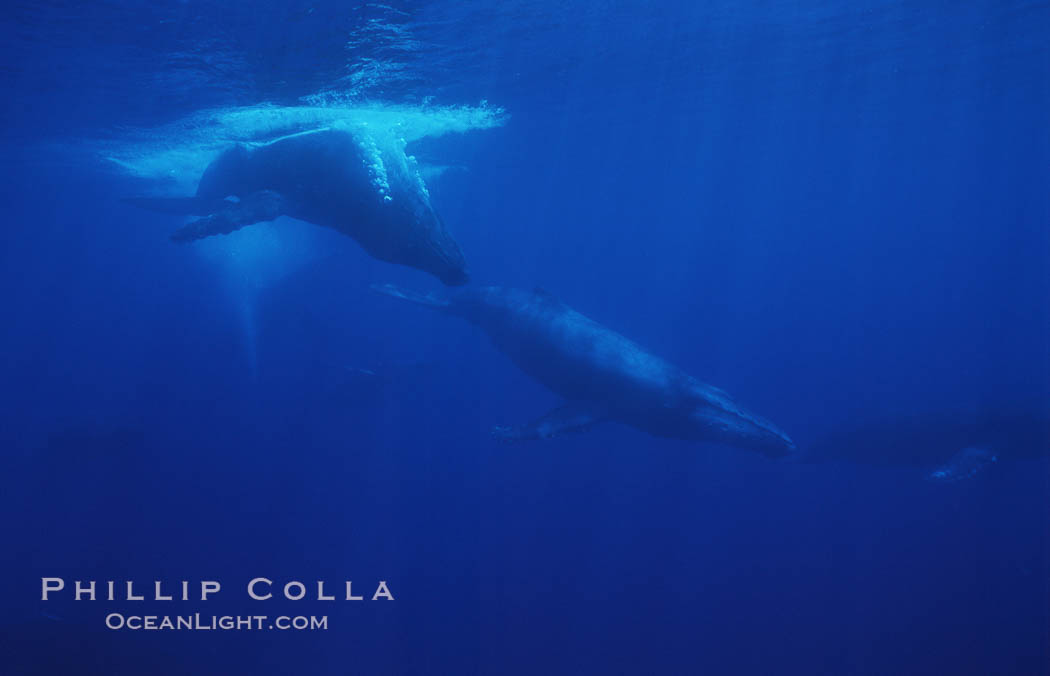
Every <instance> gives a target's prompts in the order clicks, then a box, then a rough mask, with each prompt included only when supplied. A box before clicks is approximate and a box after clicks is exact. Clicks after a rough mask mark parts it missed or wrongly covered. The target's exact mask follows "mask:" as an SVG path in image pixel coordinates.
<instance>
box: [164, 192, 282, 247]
mask: <svg viewBox="0 0 1050 676" xmlns="http://www.w3.org/2000/svg"><path fill="white" fill-rule="evenodd" d="M284 211H285V203H284V198H283V197H281V195H280V193H276V192H274V191H272V190H260V191H259V192H256V193H252V194H251V195H248V196H247V197H245V198H244V199H242V200H241V201H240V202H226V203H225V205H224V206H223V207H222V208H221V209H219V210H218V211H216V212H214V213H212V214H209V215H207V216H205V217H204V218H200V219H197V220H196V221H193V222H192V223H188V224H186V225H184V226H183V227H181V228H179V229H178V230H176V231H175V232H173V233H172V234H171V239H172V240H174V241H176V242H192V241H194V240H198V239H204V238H205V237H211V236H212V235H226V234H229V233H231V232H233V231H234V230H240V229H241V228H243V227H244V226H246V225H251V224H253V223H261V222H262V221H272V220H273V219H275V218H277V217H278V216H280V215H281V214H283V213H284Z"/></svg>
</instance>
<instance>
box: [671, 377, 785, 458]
mask: <svg viewBox="0 0 1050 676" xmlns="http://www.w3.org/2000/svg"><path fill="white" fill-rule="evenodd" d="M691 385H692V386H691V387H689V388H688V389H689V395H688V397H687V399H688V400H690V412H689V416H688V417H689V425H690V426H691V427H692V429H693V435H692V436H693V437H694V438H698V439H702V440H705V441H716V442H719V443H723V444H727V445H730V446H736V447H737V448H744V449H747V450H751V451H758V452H759V453H761V454H763V455H765V456H768V457H771V458H784V457H788V456H792V455H795V454H796V453H797V452H798V447H797V446H796V445H795V442H794V441H792V440H791V437H789V436H788V435H787V434H785V433H784V432H783V431H781V430H780V428H778V427H777V426H776V425H774V424H773V423H771V422H770V421H768V420H766V419H765V418H763V417H761V416H758V415H755V414H754V413H752V412H750V411H748V410H746V409H744V408H743V407H742V406H740V405H739V404H737V403H736V402H735V401H734V400H733V398H732V397H730V396H729V395H728V394H727V393H725V392H723V391H722V390H720V389H718V388H717V387H713V386H711V385H707V384H704V383H700V382H696V381H693V382H692V383H691Z"/></svg>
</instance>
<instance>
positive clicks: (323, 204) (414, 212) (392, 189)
mask: <svg viewBox="0 0 1050 676" xmlns="http://www.w3.org/2000/svg"><path fill="white" fill-rule="evenodd" d="M126 201H127V202H129V203H131V204H134V205H136V206H139V207H143V208H146V209H151V210H154V211H162V212H165V213H177V214H196V215H199V216H203V218H200V219H199V220H196V221H193V222H192V223H189V224H188V225H186V226H184V227H182V228H181V229H179V230H177V231H176V232H175V233H173V234H172V236H171V237H172V239H173V240H175V241H179V242H187V241H193V240H197V239H201V238H204V237H210V236H212V235H218V234H226V233H230V232H233V231H234V230H237V229H239V228H242V227H244V226H246V225H251V224H252V223H258V222H261V221H271V220H273V219H275V218H277V217H278V216H281V215H287V216H291V217H292V218H297V219H299V220H303V221H307V222H309V223H314V224H316V225H321V226H325V227H329V228H333V229H335V230H338V231H339V232H341V233H343V234H345V235H349V236H350V237H352V238H354V239H355V240H356V241H357V242H358V244H360V245H361V246H362V247H363V248H364V249H365V251H367V252H368V253H369V254H371V255H372V256H374V257H375V258H378V259H380V260H383V261H387V262H390V263H399V264H401V265H407V266H409V267H413V268H417V269H420V270H424V271H426V272H429V273H430V274H432V275H434V276H436V277H437V278H438V279H440V280H441V281H442V282H444V283H445V284H449V285H458V284H465V283H466V282H467V281H468V278H469V275H468V273H467V266H466V262H465V260H464V258H463V253H462V252H461V251H460V248H459V245H458V244H457V243H456V240H455V239H453V237H452V235H450V234H449V232H448V231H447V230H446V229H445V226H444V223H442V221H441V218H440V217H439V216H438V214H437V212H436V211H434V208H433V206H431V204H430V196H429V194H428V192H427V189H426V186H425V185H424V184H423V181H422V179H421V178H420V176H419V173H418V171H417V169H416V168H415V166H414V165H413V163H412V162H411V161H410V160H409V159H408V158H407V157H405V155H404V153H403V152H401V150H400V149H399V148H383V147H380V146H379V145H377V144H376V143H375V141H374V140H371V139H370V137H368V136H366V135H363V134H360V133H356V132H351V131H343V130H335V129H324V130H320V131H311V132H304V133H301V134H296V135H293V136H288V137H284V138H281V139H278V140H276V141H273V142H270V143H266V144H262V145H253V146H247V145H237V146H235V147H233V148H230V149H229V150H227V151H225V152H224V153H222V154H221V155H219V157H217V158H216V159H215V160H214V161H213V162H212V163H211V164H209V165H208V167H207V168H206V169H205V170H204V174H203V175H202V176H201V179H200V183H199V184H198V186H197V194H196V195H195V196H193V197H175V198H151V197H140V198H131V199H128V200H126Z"/></svg>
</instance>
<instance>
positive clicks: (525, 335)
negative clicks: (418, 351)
mask: <svg viewBox="0 0 1050 676" xmlns="http://www.w3.org/2000/svg"><path fill="white" fill-rule="evenodd" d="M373 288H374V289H375V290H376V291H379V292H381V293H384V294H386V295H389V296H393V297H395V298H401V299H403V300H407V301H410V302H412V303H415V304H417V305H424V306H427V307H430V308H433V309H436V310H438V311H440V312H443V313H446V314H450V315H455V316H457V317H461V318H463V319H466V320H468V321H470V322H471V323H473V324H476V325H477V326H479V327H480V328H482V329H483V330H484V331H485V332H486V333H487V334H488V335H489V337H490V338H491V339H492V342H493V343H494V344H495V345H496V347H497V348H498V349H499V350H500V351H502V352H503V353H504V354H506V355H507V356H508V357H510V359H511V360H512V361H513V362H514V363H515V364H516V365H517V366H518V367H519V368H520V369H521V370H522V371H524V372H525V373H526V374H528V375H529V376H531V377H532V378H534V379H535V380H537V381H539V382H540V383H542V384H543V385H545V386H546V387H547V388H549V389H550V390H552V391H553V392H555V393H556V394H558V395H560V396H562V397H563V398H564V399H565V404H564V405H562V406H559V407H558V408H555V409H554V410H553V411H550V412H549V413H547V414H546V415H545V416H543V417H541V418H539V419H538V420H535V421H533V422H531V423H528V424H525V425H521V426H518V427H497V428H495V429H494V431H493V433H494V435H495V436H496V437H497V438H499V439H501V440H505V441H523V440H528V439H547V438H551V437H556V436H559V435H564V434H571V433H577V432H583V431H586V430H588V429H589V428H591V427H592V426H594V425H596V424H598V423H601V422H606V421H610V422H620V423H624V424H627V425H630V426H632V427H635V428H637V429H640V430H643V431H645V432H648V433H650V434H652V435H654V436H659V437H667V438H674V439H685V440H693V441H707V442H717V443H723V444H727V445H731V446H736V447H739V448H745V449H750V450H755V451H759V452H761V453H763V454H765V455H768V456H772V457H780V456H785V455H788V454H790V453H792V452H793V451H794V450H795V444H794V443H793V442H792V441H791V439H790V438H789V437H788V436H787V435H786V434H784V433H783V432H781V431H780V430H779V429H777V428H776V427H775V426H774V425H773V424H772V423H770V422H769V421H767V420H765V419H763V418H761V417H759V416H757V415H755V414H753V413H751V412H750V411H748V410H746V409H744V408H743V407H741V406H740V405H739V404H737V403H736V402H735V401H734V400H733V398H732V397H730V396H729V395H728V394H726V393H725V392H723V391H722V390H720V389H718V388H716V387H713V386H711V385H707V384H705V383H702V382H700V381H699V380H697V379H695V378H693V377H692V376H690V375H689V374H687V373H685V372H684V371H682V370H681V369H679V368H677V367H676V366H674V365H672V364H670V363H668V362H667V361H664V360H663V359H661V358H660V357H657V356H656V355H653V354H651V353H650V352H648V351H646V350H645V349H644V348H642V347H641V346H639V345H637V344H635V343H634V342H632V341H631V340H628V339H627V338H625V337H624V336H622V335H620V334H619V333H616V332H615V331H612V330H611V329H608V328H606V327H604V326H602V325H600V324H598V323H597V322H595V321H593V320H591V319H588V318H587V317H585V316H583V315H582V314H580V313H579V312H576V311H575V310H573V309H572V308H570V307H569V306H567V305H566V304H564V303H563V302H561V301H560V300H558V299H557V298H555V297H554V296H552V295H551V294H550V293H548V292H546V291H543V290H539V289H537V290H535V291H524V290H519V289H507V288H499V287H471V288H465V289H460V290H457V291H455V292H453V293H451V294H450V295H449V296H448V297H446V298H439V297H436V296H433V295H429V294H421V293H416V292H412V291H405V290H401V289H399V288H397V287H394V286H392V285H376V286H373Z"/></svg>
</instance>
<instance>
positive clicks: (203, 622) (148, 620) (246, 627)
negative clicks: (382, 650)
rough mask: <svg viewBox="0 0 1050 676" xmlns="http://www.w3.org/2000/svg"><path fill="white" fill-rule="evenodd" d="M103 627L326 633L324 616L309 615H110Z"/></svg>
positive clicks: (116, 628)
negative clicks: (319, 631)
mask: <svg viewBox="0 0 1050 676" xmlns="http://www.w3.org/2000/svg"><path fill="white" fill-rule="evenodd" d="M106 627H108V628H109V629H115V630H119V629H130V630H132V631H138V630H146V631H164V630H171V631H180V630H194V631H209V630H214V631H230V630H234V631H237V630H240V631H259V630H278V631H286V630H294V631H316V630H321V631H324V630H326V629H328V616H327V615H322V616H320V617H317V616H314V615H311V616H309V617H307V616H305V615H296V616H294V617H289V616H288V615H278V616H277V617H273V618H271V617H269V616H268V615H201V614H200V613H194V614H192V615H123V614H121V613H110V614H109V615H106Z"/></svg>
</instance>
